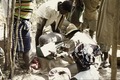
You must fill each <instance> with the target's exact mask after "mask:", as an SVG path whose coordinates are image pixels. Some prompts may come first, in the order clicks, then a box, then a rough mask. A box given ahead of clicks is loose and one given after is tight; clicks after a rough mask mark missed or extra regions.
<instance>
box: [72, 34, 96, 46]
mask: <svg viewBox="0 0 120 80" xmlns="http://www.w3.org/2000/svg"><path fill="white" fill-rule="evenodd" d="M71 40H73V41H74V43H75V45H77V43H78V42H80V43H85V44H94V45H96V44H97V43H96V42H95V41H94V40H93V39H92V38H91V37H90V36H89V35H87V34H86V33H82V32H76V33H75V34H74V36H73V37H72V38H71Z"/></svg>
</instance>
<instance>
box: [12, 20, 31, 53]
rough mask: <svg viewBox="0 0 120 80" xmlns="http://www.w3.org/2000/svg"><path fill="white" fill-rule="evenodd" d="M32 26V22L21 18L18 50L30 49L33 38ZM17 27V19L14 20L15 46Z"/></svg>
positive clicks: (25, 50)
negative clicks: (31, 33) (31, 35)
mask: <svg viewBox="0 0 120 80" xmlns="http://www.w3.org/2000/svg"><path fill="white" fill-rule="evenodd" d="M30 27H31V23H30V22H29V21H27V20H23V19H21V20H20V23H19V26H18V43H17V52H27V51H29V50H30V48H31V45H30V42H31V38H30ZM16 28H17V19H16V18H15V20H14V32H13V47H14V42H15V36H16V34H15V32H16Z"/></svg>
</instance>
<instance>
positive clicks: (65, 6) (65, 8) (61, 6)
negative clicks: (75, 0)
mask: <svg viewBox="0 0 120 80" xmlns="http://www.w3.org/2000/svg"><path fill="white" fill-rule="evenodd" d="M71 9H72V2H71V1H64V2H59V3H58V11H59V12H60V13H61V14H66V13H68V12H71Z"/></svg>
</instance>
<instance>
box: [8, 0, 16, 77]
mask: <svg viewBox="0 0 120 80" xmlns="http://www.w3.org/2000/svg"><path fill="white" fill-rule="evenodd" d="M15 3H16V0H12V4H11V5H12V6H11V22H10V28H9V33H10V35H9V45H10V46H9V54H10V62H11V66H10V76H9V78H10V79H12V78H13V75H14V62H13V60H12V53H11V50H12V33H13V24H14V12H15Z"/></svg>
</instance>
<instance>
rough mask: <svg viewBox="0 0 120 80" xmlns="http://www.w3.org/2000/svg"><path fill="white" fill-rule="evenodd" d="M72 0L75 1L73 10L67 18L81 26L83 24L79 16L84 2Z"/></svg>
mask: <svg viewBox="0 0 120 80" xmlns="http://www.w3.org/2000/svg"><path fill="white" fill-rule="evenodd" d="M72 2H73V7H72V11H71V13H70V14H69V16H68V18H67V19H68V21H69V22H71V23H73V24H74V25H75V26H77V27H78V28H79V27H80V25H81V22H80V20H79V18H80V17H81V15H82V12H83V9H84V3H83V0H72Z"/></svg>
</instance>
